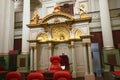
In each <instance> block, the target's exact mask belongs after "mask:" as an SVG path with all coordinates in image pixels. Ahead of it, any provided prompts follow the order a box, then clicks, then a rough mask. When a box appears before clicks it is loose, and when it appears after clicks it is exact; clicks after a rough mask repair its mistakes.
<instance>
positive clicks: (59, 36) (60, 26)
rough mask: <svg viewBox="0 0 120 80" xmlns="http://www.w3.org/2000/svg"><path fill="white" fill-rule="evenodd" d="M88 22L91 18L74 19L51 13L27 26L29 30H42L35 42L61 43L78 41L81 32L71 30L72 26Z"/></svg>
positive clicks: (62, 14)
mask: <svg viewBox="0 0 120 80" xmlns="http://www.w3.org/2000/svg"><path fill="white" fill-rule="evenodd" d="M90 21H91V17H85V18H77V19H75V18H73V17H72V16H71V15H69V14H67V13H63V12H53V13H52V14H49V15H47V16H45V17H44V18H43V19H42V20H39V21H37V23H36V24H32V23H30V24H28V25H27V26H28V27H29V28H44V32H42V33H39V34H38V36H37V38H36V40H34V41H35V42H36V41H37V42H48V41H55V42H63V41H69V40H71V39H79V40H80V36H81V34H82V33H81V31H80V30H78V29H75V28H73V26H72V25H73V24H76V23H82V22H90ZM71 32H74V37H73V36H72V35H71ZM29 41H30V40H29ZM30 42H31V41H30Z"/></svg>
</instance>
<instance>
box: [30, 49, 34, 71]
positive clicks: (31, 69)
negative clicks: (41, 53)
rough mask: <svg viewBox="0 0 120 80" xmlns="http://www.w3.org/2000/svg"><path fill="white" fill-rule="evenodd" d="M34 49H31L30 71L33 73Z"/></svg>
mask: <svg viewBox="0 0 120 80" xmlns="http://www.w3.org/2000/svg"><path fill="white" fill-rule="evenodd" d="M33 53H34V52H33V47H30V71H33V60H34V58H33Z"/></svg>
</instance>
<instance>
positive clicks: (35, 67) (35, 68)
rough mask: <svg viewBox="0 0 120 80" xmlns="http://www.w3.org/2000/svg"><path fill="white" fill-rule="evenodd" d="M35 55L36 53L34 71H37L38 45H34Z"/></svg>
mask: <svg viewBox="0 0 120 80" xmlns="http://www.w3.org/2000/svg"><path fill="white" fill-rule="evenodd" d="M33 55H34V60H33V61H34V63H33V66H34V71H36V70H37V64H38V63H37V48H36V46H35V47H34V53H33Z"/></svg>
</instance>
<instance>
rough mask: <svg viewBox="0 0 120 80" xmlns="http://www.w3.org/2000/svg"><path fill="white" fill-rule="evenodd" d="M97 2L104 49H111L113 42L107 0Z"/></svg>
mask: <svg viewBox="0 0 120 80" xmlns="http://www.w3.org/2000/svg"><path fill="white" fill-rule="evenodd" d="M99 4H100V17H101V28H102V36H103V45H104V49H113V48H114V44H113V37H112V28H111V21H110V13H109V7H108V0H99Z"/></svg>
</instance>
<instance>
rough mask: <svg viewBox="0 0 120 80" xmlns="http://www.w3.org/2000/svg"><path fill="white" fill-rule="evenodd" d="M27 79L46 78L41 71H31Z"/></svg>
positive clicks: (41, 79)
mask: <svg viewBox="0 0 120 80" xmlns="http://www.w3.org/2000/svg"><path fill="white" fill-rule="evenodd" d="M27 80H44V76H43V74H42V73H39V72H31V73H29V74H28V76H27Z"/></svg>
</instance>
